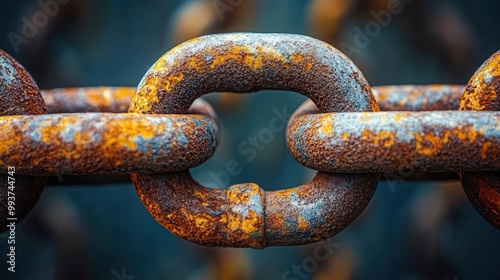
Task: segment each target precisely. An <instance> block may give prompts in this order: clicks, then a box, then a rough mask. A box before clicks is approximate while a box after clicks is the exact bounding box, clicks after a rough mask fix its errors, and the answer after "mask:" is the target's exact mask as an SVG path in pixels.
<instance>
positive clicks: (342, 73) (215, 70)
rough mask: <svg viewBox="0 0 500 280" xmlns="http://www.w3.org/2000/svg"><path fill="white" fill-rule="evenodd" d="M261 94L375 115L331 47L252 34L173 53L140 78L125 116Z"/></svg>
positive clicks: (361, 84) (353, 70) (358, 76)
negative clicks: (216, 96) (300, 97)
mask: <svg viewBox="0 0 500 280" xmlns="http://www.w3.org/2000/svg"><path fill="white" fill-rule="evenodd" d="M261 89H281V90H291V91H296V92H298V93H301V94H304V95H306V96H307V97H309V98H311V99H312V100H313V101H314V102H315V103H316V104H318V106H319V108H320V109H321V110H322V111H324V112H351V111H357V110H360V111H378V105H377V103H376V101H375V98H374V97H373V95H372V93H371V89H370V86H369V84H368V82H367V81H366V79H365V78H364V76H363V74H362V73H361V72H360V71H359V69H358V68H357V67H356V66H355V65H354V63H352V61H350V60H349V59H348V58H347V57H346V56H345V55H344V54H342V53H341V52H339V51H338V50H337V49H335V48H334V47H332V46H330V45H328V44H326V43H324V42H321V41H318V40H316V39H313V38H310V37H306V36H302V35H291V34H255V33H232V34H217V35H209V36H203V37H199V38H196V39H193V40H190V41H188V42H186V43H183V44H181V45H179V46H177V47H175V48H173V49H172V50H171V51H169V52H167V53H166V54H165V55H164V56H162V57H161V58H160V59H159V60H158V61H157V62H156V63H155V64H154V65H153V66H152V67H151V68H150V69H149V71H148V72H147V73H146V75H145V76H144V77H143V79H142V81H141V83H140V84H139V87H138V90H137V94H136V95H135V96H134V98H133V99H132V103H131V105H130V110H129V111H130V112H135V113H143V114H151V113H159V112H162V113H167V112H168V113H174V114H177V113H182V112H185V111H186V110H187V108H188V107H189V104H191V102H193V101H194V100H195V99H196V98H198V97H200V96H201V95H203V94H205V93H209V92H220V91H228V92H252V91H257V90H261ZM173 93H175V94H173Z"/></svg>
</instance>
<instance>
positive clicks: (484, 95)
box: [460, 51, 500, 111]
mask: <svg viewBox="0 0 500 280" xmlns="http://www.w3.org/2000/svg"><path fill="white" fill-rule="evenodd" d="M499 95H500V51H498V52H496V53H495V54H493V55H492V56H491V57H490V58H489V59H488V60H487V61H485V62H484V64H483V65H481V67H480V68H479V69H478V70H477V72H476V73H475V74H474V76H472V78H471V79H470V81H469V83H467V87H466V88H465V92H464V95H463V97H462V100H460V110H473V111H499V110H500V96H499Z"/></svg>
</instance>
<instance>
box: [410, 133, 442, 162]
mask: <svg viewBox="0 0 500 280" xmlns="http://www.w3.org/2000/svg"><path fill="white" fill-rule="evenodd" d="M413 136H414V137H415V142H416V151H417V153H419V154H421V155H425V156H428V157H432V156H434V155H435V154H436V153H438V152H439V151H440V150H441V149H442V148H443V142H442V138H441V137H440V136H438V135H434V134H432V133H426V134H424V135H423V136H422V135H420V134H418V133H413Z"/></svg>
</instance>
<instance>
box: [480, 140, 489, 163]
mask: <svg viewBox="0 0 500 280" xmlns="http://www.w3.org/2000/svg"><path fill="white" fill-rule="evenodd" d="M490 148H492V144H491V142H490V141H486V142H484V143H483V146H482V147H481V158H482V159H485V158H486V157H487V156H488V151H489V150H490Z"/></svg>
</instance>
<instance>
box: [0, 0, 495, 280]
mask: <svg viewBox="0 0 500 280" xmlns="http://www.w3.org/2000/svg"><path fill="white" fill-rule="evenodd" d="M49 1H50V0H41V1H39V0H33V1H31V0H29V1H28V0H26V1H7V0H1V1H0V48H1V49H3V50H5V51H7V52H8V53H10V54H11V55H12V56H14V57H15V58H16V59H17V60H19V61H20V62H21V63H22V64H23V65H24V66H25V67H26V68H27V69H28V71H29V72H30V73H31V74H32V76H33V77H34V79H35V80H36V82H37V83H38V85H39V86H40V88H56V87H81V86H134V87H135V86H137V84H138V83H139V81H140V79H141V77H142V76H143V75H144V74H145V72H146V71H147V69H148V68H149V67H150V66H151V65H152V64H153V63H154V62H155V61H156V60H157V59H158V58H159V57H160V56H161V55H162V54H163V53H165V52H166V51H168V50H169V49H171V48H172V47H174V46H175V45H177V44H179V43H181V42H183V41H185V40H188V39H190V38H193V37H197V36H200V35H204V34H210V33H220V32H234V31H252V32H286V33H298V34H305V35H309V36H313V37H315V38H319V39H321V40H324V41H326V42H328V43H330V44H332V45H334V46H336V47H339V48H341V46H342V44H343V43H344V46H345V44H349V45H351V46H354V47H356V48H358V49H357V51H355V52H351V51H349V52H348V55H349V57H350V58H351V59H352V60H353V61H354V62H355V63H356V64H357V65H358V67H359V68H360V69H361V70H362V72H363V73H364V74H365V76H366V78H367V79H368V81H369V82H370V84H371V85H373V86H374V85H386V84H430V83H457V84H465V83H467V81H468V79H469V77H471V76H472V74H473V73H474V71H475V70H476V69H477V68H478V67H479V66H480V65H481V63H482V62H483V61H484V60H486V59H487V58H488V57H489V56H490V55H492V54H493V53H494V52H496V51H497V50H498V49H500V36H498V35H499V34H500V16H499V15H500V4H499V3H498V2H497V1H492V0H491V1H487V0H477V1H467V0H460V1H446V0H445V1H431V0H412V1H410V0H405V1H403V0H401V7H402V11H401V12H400V13H398V14H392V15H391V19H390V20H387V24H384V25H385V26H380V29H379V31H377V32H372V33H371V34H372V35H373V36H368V39H369V40H368V43H366V42H364V43H363V44H362V45H360V44H356V41H355V40H356V38H357V37H356V34H358V33H357V30H358V29H359V30H365V28H366V26H368V25H369V23H370V22H373V21H376V17H375V16H374V12H375V13H380V11H387V10H388V8H387V7H388V5H391V2H394V1H396V0H373V1H368V0H367V1H362V0H311V1H302V0H294V1H286V0H280V1H278V0H277V1H265V0H239V1H237V0H233V1H227V0H215V1H214V0H192V1H153V0H143V1H131V0H60V1H59V3H60V4H59V5H58V11H57V12H55V13H54V15H50V16H49V19H48V21H47V23H46V24H44V25H42V26H41V27H39V28H37V29H38V30H37V32H36V34H34V36H33V37H32V38H29V39H28V40H27V42H23V43H21V44H19V45H17V46H16V44H14V45H13V44H12V43H11V40H10V39H9V34H11V33H14V34H17V35H22V28H23V24H24V22H23V18H25V19H27V20H29V21H32V20H33V16H34V15H35V14H36V13H37V12H39V11H43V8H42V6H41V5H40V2H42V3H47V2H49ZM62 3H65V4H62ZM221 3H222V4H221ZM228 5H229V6H228ZM224 7H226V8H227V9H224ZM372 31H374V30H372ZM365 41H366V40H365ZM358 43H359V42H358ZM206 98H207V99H208V100H209V101H210V103H212V105H213V106H214V107H215V109H216V110H217V112H218V114H219V120H220V123H221V126H222V141H221V144H220V146H219V148H218V150H217V152H216V154H215V155H214V157H213V158H212V159H210V160H209V161H208V162H206V163H205V164H203V165H201V166H200V167H198V168H196V169H195V170H194V171H193V173H194V176H195V178H196V179H198V180H199V181H200V182H202V183H204V184H206V185H209V186H211V187H226V186H227V185H228V184H234V183H241V182H255V183H257V184H259V185H260V186H261V187H262V188H264V189H266V190H273V189H282V188H289V187H294V186H297V185H299V184H302V183H304V182H306V181H307V180H309V179H310V178H311V177H312V176H313V174H314V172H313V171H311V170H308V169H306V168H304V167H302V166H300V165H299V164H298V163H296V162H295V161H294V160H293V158H292V157H291V156H290V154H289V152H288V151H287V149H286V144H285V133H284V131H283V133H277V134H276V135H274V138H273V140H272V141H271V142H270V143H269V144H266V145H265V147H264V149H263V150H262V151H257V153H256V157H255V159H254V160H252V161H250V162H248V161H247V157H248V155H242V154H240V153H239V152H238V145H240V144H241V143H243V142H244V141H248V137H252V136H256V135H257V133H258V131H259V130H260V129H262V128H265V127H267V126H268V124H269V121H270V119H271V118H273V116H274V115H275V114H274V113H273V109H277V110H279V111H283V110H285V111H286V112H288V113H291V112H293V110H295V108H297V107H298V106H299V104H300V103H301V102H303V101H304V97H302V96H301V95H299V94H297V93H289V92H281V91H262V92H258V93H254V94H245V95H242V94H239V95H235V94H230V93H214V94H210V95H208V96H207V97H206ZM19 152H22V151H19ZM464 152H466V151H464ZM232 160H234V161H236V162H238V164H239V165H240V166H241V172H240V173H239V174H238V175H237V176H229V180H226V179H225V178H224V177H223V176H222V175H220V174H221V173H220V172H222V171H224V170H225V169H226V164H227V162H229V161H232ZM217 178H218V179H217ZM385 179H386V180H383V181H381V182H380V183H379V186H378V189H377V191H376V193H375V195H374V197H373V199H372V201H371V202H370V204H369V206H368V208H367V209H366V210H365V212H364V213H363V214H362V216H360V217H359V218H358V219H357V220H356V221H355V222H354V223H353V224H352V225H351V226H349V227H348V228H347V229H346V230H344V231H343V232H341V233H340V234H338V235H337V236H335V237H333V238H332V239H331V240H329V243H323V245H325V244H327V246H330V247H331V248H333V250H331V253H329V258H328V259H327V260H324V261H319V260H315V262H311V258H313V257H314V255H313V252H314V250H315V249H316V248H317V247H318V246H322V245H320V244H311V245H307V246H297V247H271V248H267V249H264V250H252V249H221V248H204V247H201V246H197V245H194V244H191V243H189V242H186V241H184V240H182V239H180V238H178V237H176V236H174V235H173V234H171V233H169V232H168V231H167V230H165V229H164V228H162V227H161V226H160V225H159V224H157V223H156V221H155V220H154V219H153V218H152V217H151V216H150V214H149V213H148V212H147V211H146V209H145V208H144V207H143V205H142V204H141V202H140V200H139V199H138V196H137V194H136V193H135V191H134V189H133V186H132V185H131V183H129V182H122V183H115V184H106V185H102V184H101V185H79V186H68V185H65V182H64V180H62V182H57V184H55V185H54V186H48V187H46V188H45V190H44V192H43V193H42V196H41V198H40V200H39V202H38V203H37V205H36V206H35V208H34V209H33V210H32V211H31V213H30V214H29V215H28V216H27V218H26V219H25V220H24V221H23V222H22V223H21V224H20V225H19V226H18V227H17V231H16V245H17V247H16V248H17V252H16V255H17V265H16V270H17V272H16V273H15V274H12V273H9V272H7V270H6V269H7V265H6V262H5V259H6V256H5V254H6V253H4V252H6V250H7V244H6V242H5V239H2V238H0V241H1V243H0V252H2V254H1V255H0V263H1V264H0V267H1V269H0V279H116V280H120V279H137V280H139V279H443V280H444V279H460V280H462V279H500V265H498V264H499V261H500V232H499V231H498V230H497V229H495V228H494V227H493V226H491V225H490V224H488V223H487V222H486V221H485V220H484V219H483V218H482V217H481V216H480V215H479V214H478V213H477V212H476V210H475V209H474V208H473V206H472V205H471V204H470V203H469V202H468V200H467V198H466V196H465V194H464V192H463V190H462V188H461V187H460V184H459V183H458V181H457V180H456V179H453V178H451V180H440V181H424V182H420V181H417V182H416V181H411V180H407V179H406V176H404V174H402V175H401V174H400V175H399V176H396V177H392V176H391V177H388V176H386V177H385ZM74 180H75V181H78V180H79V178H76V179H74ZM82 182H83V179H82ZM2 236H5V234H3V235H0V237H2ZM325 252H326V251H325ZM314 263H316V264H317V267H316V266H314V265H312V264H314ZM304 266H305V267H304ZM294 267H298V268H299V269H301V272H300V273H296V272H294V270H293V269H294ZM287 272H288V273H287ZM134 277H135V278H134Z"/></svg>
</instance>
